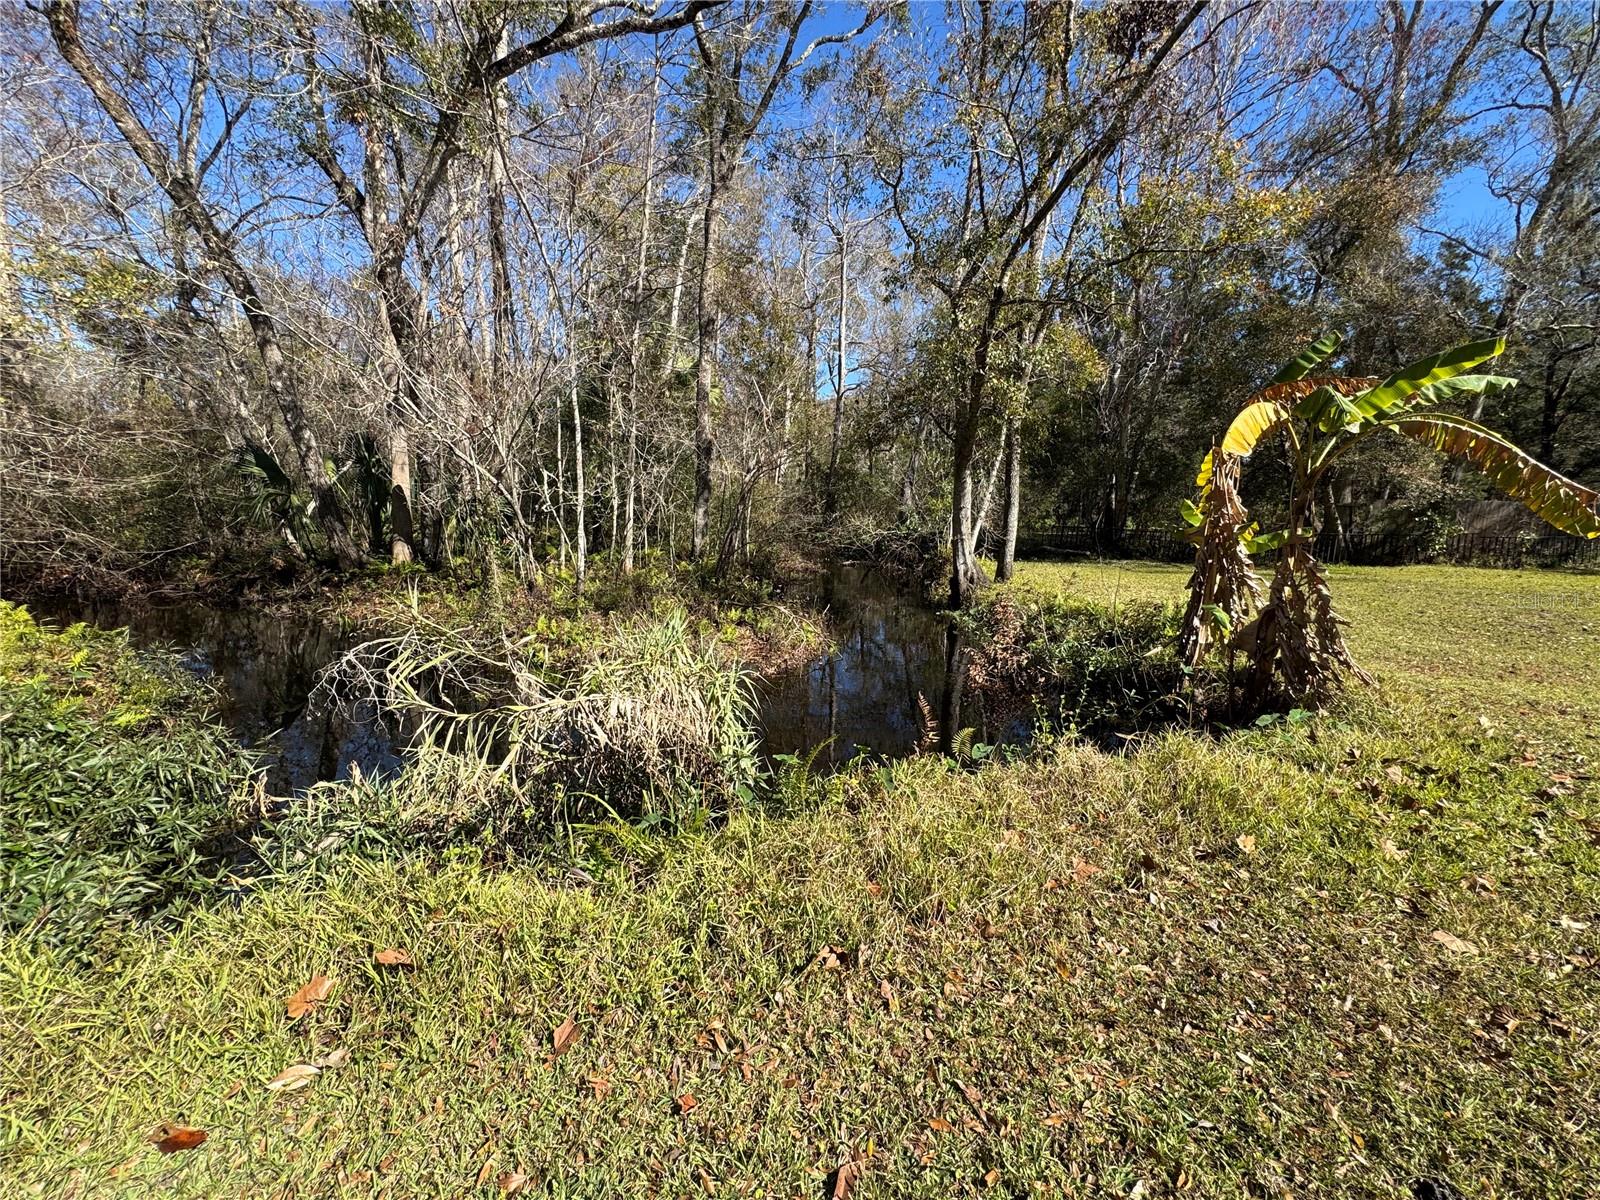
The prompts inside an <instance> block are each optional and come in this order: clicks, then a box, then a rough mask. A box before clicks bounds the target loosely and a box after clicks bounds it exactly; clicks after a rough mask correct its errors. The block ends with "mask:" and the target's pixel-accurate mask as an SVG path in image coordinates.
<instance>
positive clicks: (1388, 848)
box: [1378, 838, 1408, 862]
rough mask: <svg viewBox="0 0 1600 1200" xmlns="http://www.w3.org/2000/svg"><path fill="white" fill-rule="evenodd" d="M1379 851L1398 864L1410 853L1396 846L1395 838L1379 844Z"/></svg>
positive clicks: (1386, 839) (1384, 840) (1385, 839)
mask: <svg viewBox="0 0 1600 1200" xmlns="http://www.w3.org/2000/svg"><path fill="white" fill-rule="evenodd" d="M1378 849H1380V850H1382V851H1383V856H1384V857H1385V858H1392V859H1394V860H1395V861H1396V862H1398V861H1399V860H1400V859H1402V858H1404V857H1405V856H1406V854H1407V853H1408V852H1407V851H1405V850H1402V849H1400V847H1399V846H1396V845H1395V844H1394V839H1393V838H1384V839H1383V840H1382V841H1380V842H1379V843H1378Z"/></svg>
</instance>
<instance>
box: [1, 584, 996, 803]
mask: <svg viewBox="0 0 1600 1200" xmlns="http://www.w3.org/2000/svg"><path fill="white" fill-rule="evenodd" d="M805 599H806V600H807V601H809V602H811V603H813V604H815V605H817V606H819V607H825V608H826V609H827V610H828V613H829V627H830V629H831V631H832V633H833V637H834V643H835V644H834V645H833V647H832V649H831V651H830V652H829V653H826V654H823V655H820V656H818V657H817V658H815V659H813V660H811V661H810V662H807V663H804V664H802V665H800V666H798V667H794V668H791V669H787V670H784V671H781V672H778V673H775V674H772V675H769V676H764V677H762V678H760V679H758V680H757V682H756V697H757V723H758V726H759V731H760V734H761V743H762V749H763V751H764V752H765V753H766V754H767V755H769V756H775V755H780V754H795V755H799V756H800V757H802V758H805V757H808V756H811V755H812V753H813V752H815V761H816V763H817V765H819V766H838V765H840V764H842V763H845V762H848V761H850V760H851V759H853V758H856V757H858V756H861V755H872V756H877V757H884V758H893V757H898V756H900V755H904V754H908V753H910V752H911V751H912V750H913V749H915V748H916V746H917V744H918V742H919V741H920V740H921V739H922V738H923V736H924V730H925V727H926V726H925V721H926V717H925V712H927V713H932V714H934V715H935V717H937V715H938V714H939V713H940V712H941V708H942V705H943V704H944V703H945V702H946V700H947V699H948V697H946V695H945V692H944V688H945V681H946V675H947V671H946V663H947V659H948V656H949V645H948V643H947V640H946V633H947V630H946V625H945V622H944V620H943V619H942V618H941V617H940V616H939V615H938V614H937V613H935V612H933V611H932V610H930V609H928V608H927V607H926V606H924V605H922V604H921V603H919V602H918V601H916V600H915V599H913V598H910V597H907V596H906V595H904V594H902V593H901V592H899V591H898V590H897V589H896V587H895V585H894V584H893V583H892V582H891V581H890V580H888V579H886V578H885V577H883V576H881V575H879V574H877V573H875V572H872V571H870V570H867V569H865V568H861V567H854V566H844V567H840V568H837V569H836V570H834V571H833V572H832V573H830V575H829V576H828V577H827V579H826V580H825V581H824V583H823V584H822V586H821V587H820V589H819V590H818V591H817V592H815V593H814V594H812V595H810V596H808V597H805ZM30 607H31V609H32V611H33V612H34V613H35V614H36V615H37V616H38V617H40V618H41V619H43V620H46V621H50V622H54V623H58V624H61V623H67V622H71V621H87V622H88V623H90V624H91V625H96V626H99V627H101V628H105V629H115V628H124V627H125V628H127V629H128V631H129V636H130V638H131V639H132V641H133V643H134V644H135V645H138V646H159V647H163V648H168V649H173V650H176V651H177V652H178V653H179V654H180V656H181V657H182V661H183V662H184V664H185V665H186V666H187V667H188V668H189V669H190V670H192V671H194V672H195V673H196V674H197V675H200V676H203V677H207V678H212V679H214V680H215V681H216V682H217V683H218V684H219V685H220V689H219V690H220V693H221V695H220V711H219V716H220V717H221V719H222V720H223V721H224V722H225V723H226V724H227V725H228V727H229V728H231V729H232V730H234V732H235V733H237V734H238V736H239V739H240V741H241V742H243V743H244V744H245V745H247V746H251V747H253V748H255V749H256V750H258V751H259V752H260V753H261V754H262V756H263V759H264V761H265V767H266V770H267V774H268V786H269V788H270V789H271V790H272V791H274V792H275V793H277V794H279V795H284V794H295V793H298V792H300V791H303V790H304V789H305V788H307V787H309V786H310V785H311V784H313V783H316V782H318V781H320V780H327V779H346V778H349V776H350V774H351V771H352V769H359V770H360V771H361V772H362V774H364V775H375V774H380V775H381V774H385V773H388V772H392V771H395V770H398V769H399V768H400V767H401V766H402V765H403V761H404V759H403V752H402V750H401V749H400V748H399V746H398V745H397V744H396V742H395V740H394V738H393V736H392V734H391V733H390V732H388V731H387V730H386V729H385V727H384V725H383V724H382V723H380V722H379V721H378V720H377V719H376V717H377V714H376V713H371V712H366V713H363V712H357V713H354V714H351V713H347V712H343V711H340V710H339V709H338V708H337V707H332V706H327V705H322V704H310V703H308V700H309V698H310V696H311V694H312V690H313V688H314V687H315V684H316V680H317V674H318V672H319V671H321V669H322V668H323V667H324V666H326V665H327V664H328V663H330V662H332V661H333V659H335V658H336V657H337V656H338V655H339V654H340V653H341V652H342V651H344V650H345V649H347V648H348V647H349V646H351V645H352V644H353V643H354V642H355V640H356V637H355V635H354V633H353V632H352V631H351V630H349V629H346V628H343V627H341V626H340V625H338V624H334V623H329V622H326V621H322V620H319V619H316V618H313V617H306V616H296V615H293V614H284V613H281V612H272V613H267V612H263V611H260V610H252V609H250V608H214V607H210V606H207V605H203V604H195V603H181V604H172V605H165V606H159V607H150V606H143V605H140V606H124V605H118V604H92V605H82V604H78V605H71V604H67V605H61V604H56V605H52V604H48V603H46V604H38V603H35V604H33V605H31V606H30ZM924 705H926V709H924ZM960 723H961V724H966V725H972V726H975V727H976V729H977V734H978V738H979V740H981V741H988V740H991V738H990V736H989V734H990V731H989V730H988V729H987V728H986V727H985V722H984V720H983V713H982V711H981V706H980V705H978V704H975V703H969V704H968V705H967V706H966V710H965V711H964V712H963V713H962V714H961V719H960ZM1004 732H1006V733H1007V734H1010V735H1012V736H1014V735H1015V733H1016V731H1015V730H1006V731H1004Z"/></svg>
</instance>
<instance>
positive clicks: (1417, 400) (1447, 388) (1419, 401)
mask: <svg viewBox="0 0 1600 1200" xmlns="http://www.w3.org/2000/svg"><path fill="white" fill-rule="evenodd" d="M1516 386H1517V380H1515V379H1513V378H1511V377H1510V376H1509V375H1457V376H1456V377H1455V378H1454V379H1441V380H1439V382H1437V383H1430V384H1428V385H1427V386H1426V387H1420V388H1418V389H1417V394H1416V395H1415V396H1413V397H1412V402H1413V403H1414V404H1415V405H1419V406H1420V405H1423V404H1438V403H1439V402H1440V401H1441V400H1446V399H1448V398H1450V397H1451V396H1475V395H1479V394H1482V395H1485V396H1493V395H1495V394H1496V393H1498V392H1503V391H1506V390H1507V389H1509V388H1514V387H1516ZM1391 411H1392V410H1391Z"/></svg>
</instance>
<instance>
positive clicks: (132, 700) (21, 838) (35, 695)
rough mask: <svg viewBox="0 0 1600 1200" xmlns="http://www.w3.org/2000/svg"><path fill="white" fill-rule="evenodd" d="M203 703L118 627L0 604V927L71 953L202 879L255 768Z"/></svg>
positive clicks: (230, 846) (234, 828)
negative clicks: (67, 622) (57, 622)
mask: <svg viewBox="0 0 1600 1200" xmlns="http://www.w3.org/2000/svg"><path fill="white" fill-rule="evenodd" d="M210 700H211V695H210V692H209V691H208V689H207V688H206V686H205V685H203V684H201V683H200V682H198V681H197V680H195V679H194V678H193V677H192V676H190V675H189V674H188V673H187V672H185V671H183V670H182V668H181V667H179V666H177V665H176V664H175V663H173V662H172V661H170V660H167V659H163V658H160V657H143V656H139V655H136V654H135V653H134V652H133V651H131V650H130V649H129V647H128V644H127V642H126V640H125V639H124V638H123V637H121V636H119V635H116V634H111V633H104V632H100V631H97V630H92V629H90V628H88V627H86V626H83V625H75V626H72V627H71V628H69V629H67V630H65V631H63V632H60V633H56V632H52V631H49V630H44V629H41V628H40V627H39V626H38V625H37V624H36V623H35V622H34V620H33V618H32V617H31V616H30V615H29V613H28V612H27V610H26V609H24V608H22V607H20V606H17V605H13V604H9V603H5V602H0V779H3V780H4V805H3V807H0V925H3V926H4V928H5V929H6V930H8V931H11V932H13V933H17V934H23V935H26V936H28V937H32V938H40V939H43V940H46V941H50V942H57V943H61V944H63V945H69V946H73V947H78V948H82V947H86V946H88V945H91V944H92V943H93V942H94V941H95V940H97V939H98V938H100V937H101V936H103V935H105V934H106V932H107V930H106V927H107V926H114V925H117V924H123V923H126V922H128V921H130V920H132V919H134V918H136V917H140V916H148V915H151V914H154V913H159V912H166V911H168V910H170V909H171V908H173V907H174V906H182V905H184V904H189V903H193V902H194V901H196V900H197V899H199V898H201V897H203V896H205V895H206V894H207V893H208V892H209V891H211V890H212V889H213V887H214V886H215V884H216V883H217V881H218V880H219V879H220V878H221V877H222V876H223V875H224V874H225V872H226V870H227V867H228V864H229V860H230V857H231V855H232V854H233V853H234V852H235V851H236V849H237V840H236V839H237V835H238V833H239V832H240V828H241V826H242V824H243V823H244V821H245V819H246V815H247V808H248V807H249V792H248V787H247V785H248V783H249V780H250V776H251V771H252V765H251V761H250V759H249V757H248V756H247V755H246V754H245V753H244V752H243V751H242V750H241V749H240V748H239V747H238V746H237V745H236V744H235V743H234V742H233V741H232V739H231V738H229V737H228V736H227V734H225V733H224V732H223V731H221V730H220V729H218V728H217V727H216V726H214V725H212V724H210V723H208V722H207V721H206V720H205V719H204V718H205V714H206V708H207V705H208V704H209V702H210Z"/></svg>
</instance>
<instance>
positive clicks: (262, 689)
mask: <svg viewBox="0 0 1600 1200" xmlns="http://www.w3.org/2000/svg"><path fill="white" fill-rule="evenodd" d="M29 607H30V610H31V611H32V612H33V613H34V614H35V615H36V616H38V617H39V618H41V619H43V620H50V621H54V622H57V623H61V624H65V623H68V622H72V621H86V622H88V623H89V624H91V625H95V626H98V627H100V628H103V629H115V628H126V629H127V630H128V636H129V640H130V641H131V642H132V643H133V644H134V645H135V646H141V647H142V646H161V647H164V648H169V649H175V650H176V651H177V652H178V655H179V657H180V661H182V663H183V665H184V666H185V667H187V668H188V669H189V670H190V671H193V672H194V673H195V674H196V675H198V676H201V677H203V678H209V679H214V680H215V681H216V682H217V683H218V684H219V685H220V686H219V688H218V704H217V715H218V717H219V718H220V719H221V720H222V721H223V723H224V724H226V725H227V726H228V727H229V728H230V729H232V730H233V731H234V732H235V733H236V734H237V735H238V737H239V740H240V742H241V743H242V744H244V745H246V746H249V747H251V748H253V749H255V750H257V751H259V752H260V753H261V754H262V755H263V757H264V766H265V769H266V773H267V787H268V790H269V791H270V792H272V793H273V794H275V795H298V794H299V793H300V792H303V791H304V790H305V789H306V788H308V787H310V786H311V785H312V784H313V783H316V782H318V781H319V780H324V779H347V778H349V777H350V773H351V770H352V769H353V768H359V769H360V770H361V772H362V773H363V774H365V775H384V774H388V773H392V772H393V771H395V770H398V769H399V767H400V765H401V757H400V754H399V753H398V751H397V750H396V748H395V746H394V743H393V741H392V739H391V737H390V736H389V734H388V733H387V732H386V731H385V729H384V727H383V726H382V725H381V724H380V723H379V722H378V720H377V714H376V712H374V711H373V710H372V709H371V708H370V706H369V707H367V708H365V709H361V708H358V709H357V710H356V711H354V712H343V711H339V710H337V709H329V708H328V707H326V706H322V705H316V706H313V705H308V703H307V700H308V698H309V697H310V695H311V691H312V688H313V686H314V685H315V683H316V678H317V672H318V671H320V670H321V669H322V668H323V667H324V666H325V665H326V664H327V663H329V662H331V661H332V660H333V659H334V658H335V657H336V656H337V655H338V654H339V653H341V652H342V651H343V650H345V649H346V648H347V647H348V646H349V645H350V644H351V643H352V641H353V640H354V638H353V635H352V633H351V631H349V630H348V629H345V628H343V627H341V626H340V625H338V624H335V623H330V622H326V621H322V620H319V619H317V618H315V617H310V616H306V615H304V614H298V613H293V612H279V611H267V610H263V609H251V608H235V609H224V608H213V607H210V606H207V605H203V604H174V605H164V606H160V607H154V606H145V605H137V606H130V605H120V604H89V605H84V604H54V605H52V604H50V603H44V604H39V603H35V604H31V605H30V606H29Z"/></svg>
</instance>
